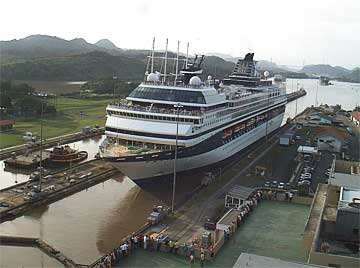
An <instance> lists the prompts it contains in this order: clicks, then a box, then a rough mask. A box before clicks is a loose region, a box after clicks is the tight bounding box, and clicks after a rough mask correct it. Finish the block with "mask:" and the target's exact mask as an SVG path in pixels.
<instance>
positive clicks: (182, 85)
mask: <svg viewBox="0 0 360 268" xmlns="http://www.w3.org/2000/svg"><path fill="white" fill-rule="evenodd" d="M142 84H144V85H153V86H169V87H182V88H205V87H208V85H207V84H205V83H201V84H199V85H190V84H187V85H186V84H184V83H183V82H177V83H175V82H174V81H166V82H162V81H158V82H152V81H144V82H142Z"/></svg>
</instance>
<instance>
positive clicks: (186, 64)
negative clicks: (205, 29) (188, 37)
mask: <svg viewBox="0 0 360 268" xmlns="http://www.w3.org/2000/svg"><path fill="white" fill-rule="evenodd" d="M188 61H189V42H188V43H187V46H186V60H185V69H187V67H188Z"/></svg>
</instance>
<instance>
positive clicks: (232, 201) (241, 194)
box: [225, 185, 256, 209]
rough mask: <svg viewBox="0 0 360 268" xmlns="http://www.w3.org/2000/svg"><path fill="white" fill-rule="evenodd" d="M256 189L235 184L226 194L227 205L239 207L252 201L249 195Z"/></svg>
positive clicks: (228, 206) (227, 206)
mask: <svg viewBox="0 0 360 268" xmlns="http://www.w3.org/2000/svg"><path fill="white" fill-rule="evenodd" d="M254 191H256V189H254V188H250V187H245V186H240V185H234V187H232V188H231V189H230V191H229V192H227V194H226V195H225V207H226V208H236V209H239V208H241V207H243V206H245V205H247V204H249V203H250V202H251V201H250V200H249V197H250V196H251V195H252V194H253V193H254Z"/></svg>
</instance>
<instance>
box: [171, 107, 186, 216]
mask: <svg viewBox="0 0 360 268" xmlns="http://www.w3.org/2000/svg"><path fill="white" fill-rule="evenodd" d="M182 107H184V106H182V105H181V104H180V103H178V104H175V105H174V108H176V115H177V116H176V140H175V155H174V177H173V189H172V200H171V212H172V213H174V206H175V190H176V161H177V151H178V150H177V147H178V135H179V112H180V108H182Z"/></svg>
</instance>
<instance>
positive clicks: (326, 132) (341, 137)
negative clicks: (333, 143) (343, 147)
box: [315, 128, 347, 141]
mask: <svg viewBox="0 0 360 268" xmlns="http://www.w3.org/2000/svg"><path fill="white" fill-rule="evenodd" d="M324 136H333V137H334V138H337V139H338V140H341V141H343V140H345V138H346V136H347V135H346V134H345V133H343V132H340V131H336V130H335V129H333V128H326V129H324V130H322V131H320V132H319V133H318V134H317V135H316V136H315V138H321V137H324Z"/></svg>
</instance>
